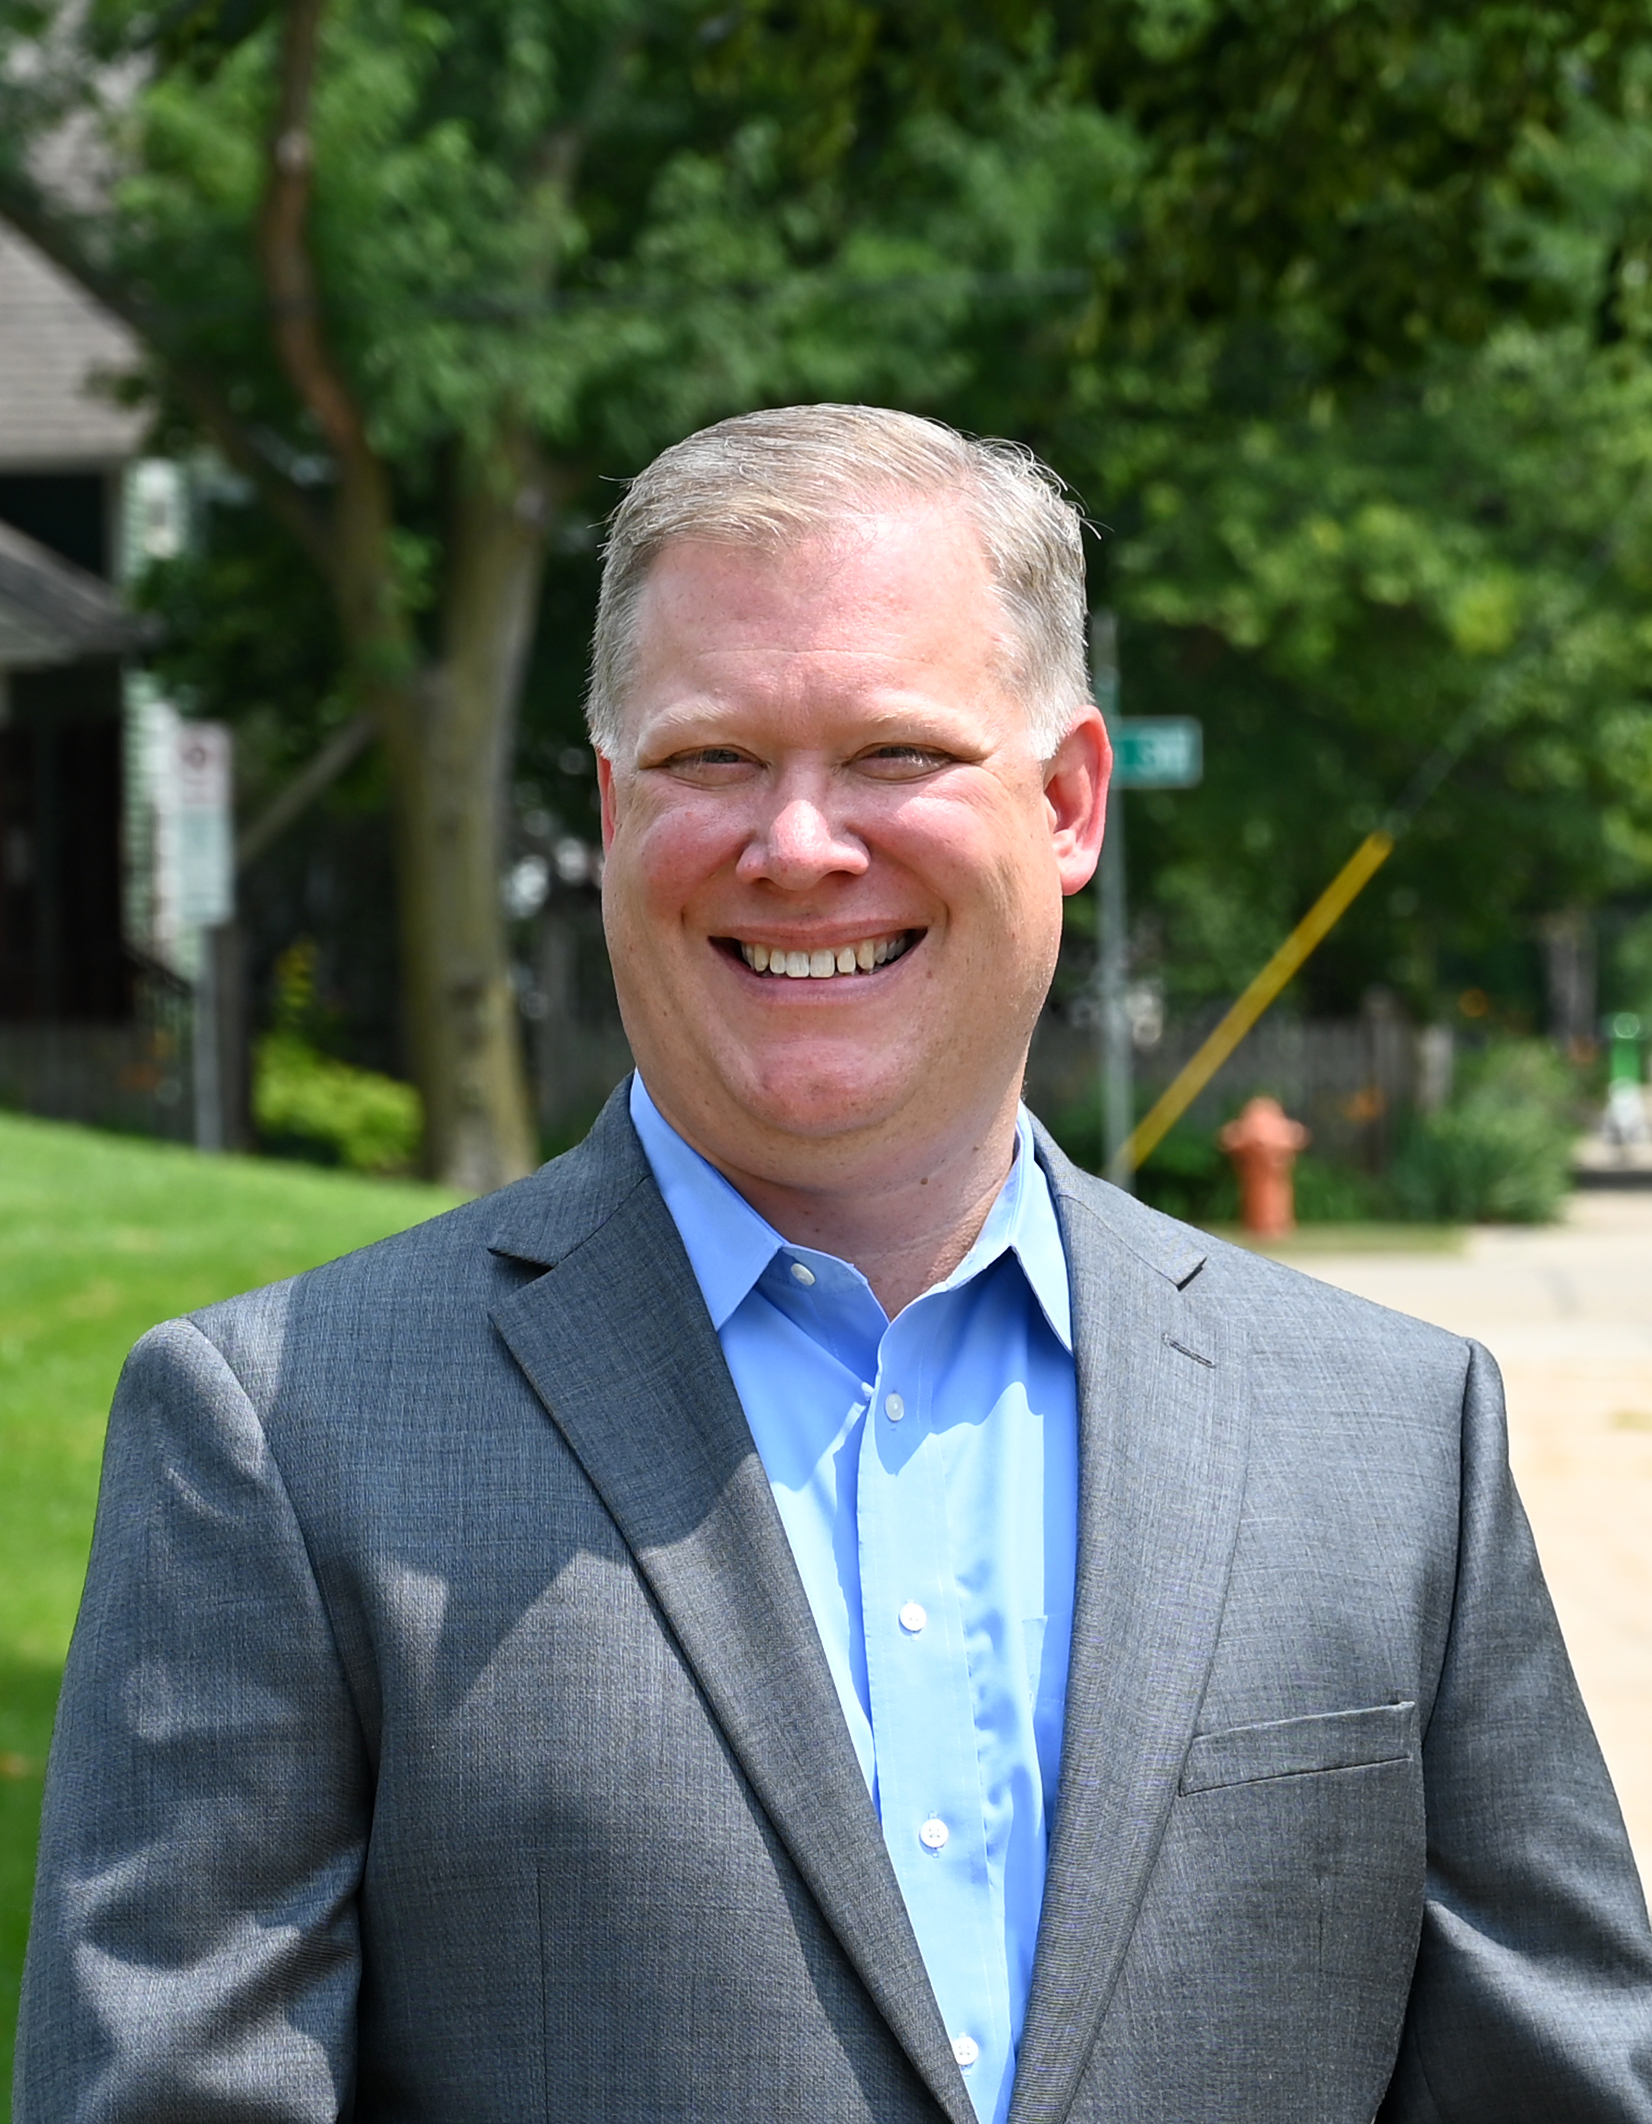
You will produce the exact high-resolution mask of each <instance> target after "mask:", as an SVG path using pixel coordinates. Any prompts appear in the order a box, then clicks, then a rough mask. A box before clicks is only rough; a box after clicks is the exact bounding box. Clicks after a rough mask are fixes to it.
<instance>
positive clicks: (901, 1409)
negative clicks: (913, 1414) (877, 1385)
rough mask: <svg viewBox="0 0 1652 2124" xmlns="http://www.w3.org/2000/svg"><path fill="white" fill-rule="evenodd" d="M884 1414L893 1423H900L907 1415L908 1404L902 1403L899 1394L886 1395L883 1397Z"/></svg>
mask: <svg viewBox="0 0 1652 2124" xmlns="http://www.w3.org/2000/svg"><path fill="white" fill-rule="evenodd" d="M883 1413H884V1414H885V1415H886V1416H887V1417H888V1418H889V1421H890V1422H891V1423H899V1422H900V1420H901V1418H902V1417H903V1416H904V1415H905V1414H906V1403H905V1402H904V1401H902V1399H901V1397H900V1396H899V1394H885V1395H884V1397H883Z"/></svg>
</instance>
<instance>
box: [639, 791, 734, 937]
mask: <svg viewBox="0 0 1652 2124" xmlns="http://www.w3.org/2000/svg"><path fill="white" fill-rule="evenodd" d="M743 846H744V841H743V838H742V835H741V831H740V828H739V824H738V822H737V821H735V820H733V819H731V818H729V817H728V816H726V815H725V814H722V813H719V812H717V811H714V810H711V809H709V808H708V809H704V810H702V809H699V808H697V807H695V806H693V805H674V806H672V807H671V809H669V810H666V811H660V812H656V813H654V814H653V815H652V816H646V815H645V816H642V817H636V816H635V815H633V818H632V819H631V820H629V821H627V822H626V824H625V826H624V828H622V831H621V833H620V835H619V837H618V839H617V841H616V843H615V847H614V849H613V851H612V852H611V854H610V857H609V862H610V866H611V867H612V866H614V864H615V863H616V860H617V865H618V868H619V869H620V871H621V872H622V874H623V877H624V880H625V890H626V896H627V897H628V898H629V899H630V900H631V901H632V902H634V903H636V902H641V903H643V904H645V905H647V906H648V907H649V908H651V909H653V910H655V911H661V910H665V911H674V910H678V909H681V908H682V907H684V906H685V905H686V903H687V902H688V901H689V900H690V899H691V898H692V897H693V895H694V894H695V893H696V892H697V891H698V890H699V889H700V888H701V887H702V886H704V885H705V884H707V883H708V882H709V881H710V880H711V879H713V878H715V877H716V876H717V875H718V874H719V873H720V872H722V871H724V870H727V869H729V868H731V867H732V866H733V865H734V864H735V863H736V862H737V861H738V860H739V856H740V851H741V849H742V847H743Z"/></svg>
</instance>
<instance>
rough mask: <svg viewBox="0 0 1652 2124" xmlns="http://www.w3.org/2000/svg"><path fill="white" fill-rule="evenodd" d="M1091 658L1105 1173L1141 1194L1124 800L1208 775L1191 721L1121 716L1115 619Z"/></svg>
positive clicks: (1107, 619) (1106, 619)
mask: <svg viewBox="0 0 1652 2124" xmlns="http://www.w3.org/2000/svg"><path fill="white" fill-rule="evenodd" d="M1090 653H1091V664H1092V683H1093V685H1094V687H1095V696H1096V706H1097V707H1098V708H1099V709H1100V710H1101V714H1102V720H1103V721H1104V722H1105V723H1106V725H1107V735H1108V739H1109V740H1110V742H1111V744H1112V747H1113V779H1112V781H1111V782H1110V783H1109V785H1108V789H1107V831H1106V835H1105V838H1104V839H1103V841H1102V844H1101V863H1100V866H1099V868H1098V870H1097V874H1096V891H1097V896H1098V901H1097V922H1096V934H1097V942H1098V947H1099V948H1098V952H1097V976H1098V979H1097V1003H1098V1005H1099V1009H1100V1018H1101V1137H1102V1151H1103V1157H1104V1164H1103V1170H1104V1171H1105V1173H1106V1175H1107V1177H1108V1179H1109V1180H1111V1181H1113V1182H1114V1183H1115V1184H1116V1185H1117V1186H1119V1187H1122V1188H1125V1189H1127V1190H1130V1191H1131V1192H1134V1189H1135V1180H1136V1162H1135V1160H1134V1159H1133V1158H1132V1157H1131V1156H1130V1149H1131V1143H1132V1140H1133V1131H1134V1129H1135V1119H1136V1117H1135V1085H1134V1082H1133V1075H1134V1072H1133V1068H1132V1043H1131V1036H1130V1015H1129V1011H1128V1009H1127V1007H1126V990H1127V988H1128V985H1129V974H1130V919H1129V908H1128V906H1127V904H1126V893H1125V869H1124V792H1125V791H1126V790H1127V789H1192V788H1193V787H1195V785H1196V784H1197V783H1198V782H1199V780H1200V779H1201V777H1202V776H1203V774H1204V733H1203V730H1202V727H1201V726H1200V724H1199V723H1198V722H1197V721H1196V720H1195V719H1194V718H1193V717H1192V716H1189V715H1147V716H1121V715H1120V714H1119V712H1118V703H1119V670H1118V630H1117V623H1116V622H1115V620H1114V617H1113V615H1112V613H1111V612H1098V613H1096V614H1095V616H1094V618H1093V619H1092V621H1091V625H1090Z"/></svg>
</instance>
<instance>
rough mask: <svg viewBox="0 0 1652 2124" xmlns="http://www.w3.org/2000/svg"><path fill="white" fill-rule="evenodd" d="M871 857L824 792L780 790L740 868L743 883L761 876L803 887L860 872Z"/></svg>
mask: <svg viewBox="0 0 1652 2124" xmlns="http://www.w3.org/2000/svg"><path fill="white" fill-rule="evenodd" d="M870 861H871V857H870V855H869V854H868V852H867V848H866V844H865V842H864V841H862V840H861V838H860V836H859V835H858V834H856V833H853V832H852V831H850V829H849V828H848V827H847V826H846V825H844V824H843V823H842V822H841V821H839V820H836V819H834V818H833V816H832V814H831V811H830V810H829V808H828V806H827V803H826V801H825V799H824V796H823V795H822V794H821V793H817V792H813V791H803V790H798V789H792V790H790V791H780V792H777V794H776V801H775V805H774V808H773V810H772V811H770V812H769V814H768V816H767V817H766V818H765V819H764V820H763V821H762V822H761V824H760V825H758V826H757V827H756V829H755V830H754V831H753V833H752V836H751V838H750V840H749V841H748V842H747V843H746V846H745V849H744V850H743V852H742V854H741V857H740V861H739V863H738V865H737V866H736V871H737V875H738V876H739V878H740V880H741V882H742V883H743V884H755V883H757V882H759V881H761V882H763V883H766V884H770V885H778V886H781V887H782V888H783V889H784V890H786V891H788V892H800V891H807V890H808V888H809V887H810V886H811V885H815V884H818V883H819V882H820V880H821V879H822V878H827V877H833V876H839V877H859V876H860V875H861V873H862V872H863V871H864V870H865V869H866V868H867V866H868V864H869V863H870Z"/></svg>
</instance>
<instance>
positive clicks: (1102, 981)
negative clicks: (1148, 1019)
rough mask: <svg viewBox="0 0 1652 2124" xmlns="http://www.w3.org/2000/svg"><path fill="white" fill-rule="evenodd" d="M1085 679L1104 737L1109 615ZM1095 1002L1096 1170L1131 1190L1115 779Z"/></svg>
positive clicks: (1119, 806)
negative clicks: (1124, 1152) (1098, 1079)
mask: <svg viewBox="0 0 1652 2124" xmlns="http://www.w3.org/2000/svg"><path fill="white" fill-rule="evenodd" d="M1090 664H1091V679H1092V683H1093V685H1094V687H1095V694H1096V706H1097V707H1098V708H1099V709H1100V710H1101V714H1102V720H1103V721H1104V722H1105V723H1106V725H1107V728H1108V731H1109V733H1112V732H1114V731H1115V730H1116V728H1117V724H1118V720H1119V666H1118V623H1117V621H1116V620H1115V619H1114V616H1113V614H1112V613H1111V612H1106V611H1102V612H1097V613H1096V614H1094V616H1093V617H1092V619H1091V622H1090ZM1096 893H1097V902H1096V941H1097V947H1098V949H1097V960H1096V972H1097V984H1096V988H1097V994H1096V1002H1097V1009H1098V1015H1099V1018H1100V1031H1101V1055H1100V1063H1101V1086H1100V1089H1101V1148H1102V1160H1103V1164H1102V1170H1103V1171H1104V1172H1105V1173H1106V1175H1107V1177H1108V1179H1109V1180H1112V1181H1115V1182H1116V1183H1117V1184H1118V1186H1120V1187H1122V1188H1125V1189H1127V1190H1128V1191H1129V1192H1131V1193H1132V1194H1133V1193H1134V1192H1135V1169H1134V1167H1133V1166H1132V1165H1130V1164H1129V1163H1128V1162H1127V1161H1125V1160H1123V1159H1121V1157H1120V1153H1121V1151H1122V1150H1123V1148H1124V1146H1125V1145H1126V1144H1127V1143H1128V1142H1129V1140H1130V1132H1131V1130H1132V1129H1133V1128H1134V1127H1135V1122H1136V1117H1135V1111H1134V1104H1135V1088H1134V1085H1133V1083H1132V1081H1131V1049H1130V1019H1129V1016H1128V1013H1127V1012H1126V1010H1125V1000H1124V998H1125V987H1126V983H1127V981H1128V978H1129V972H1130V967H1129V949H1130V941H1129V940H1130V920H1129V910H1128V908H1127V906H1126V904H1125V871H1124V782H1123V777H1122V776H1121V775H1118V774H1115V775H1114V777H1113V780H1112V782H1111V783H1110V784H1109V786H1108V790H1107V831H1106V834H1105V836H1104V838H1103V840H1102V844H1101V864H1100V867H1099V869H1098V870H1097V873H1096Z"/></svg>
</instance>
